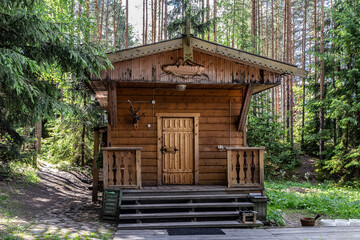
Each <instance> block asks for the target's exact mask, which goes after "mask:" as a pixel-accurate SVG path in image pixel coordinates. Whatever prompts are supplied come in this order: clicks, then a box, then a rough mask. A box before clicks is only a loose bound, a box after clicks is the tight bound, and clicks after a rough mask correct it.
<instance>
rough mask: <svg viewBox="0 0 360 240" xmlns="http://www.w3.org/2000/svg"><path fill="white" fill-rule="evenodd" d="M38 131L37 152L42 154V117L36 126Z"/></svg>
mask: <svg viewBox="0 0 360 240" xmlns="http://www.w3.org/2000/svg"><path fill="white" fill-rule="evenodd" d="M35 131H36V150H37V151H38V152H39V153H40V152H41V135H42V119H41V116H40V119H39V121H38V122H37V123H36V124H35Z"/></svg>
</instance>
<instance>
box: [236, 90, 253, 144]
mask: <svg viewBox="0 0 360 240" xmlns="http://www.w3.org/2000/svg"><path fill="white" fill-rule="evenodd" d="M253 91H254V85H248V86H247V87H246V90H245V96H244V99H243V103H242V107H241V111H240V116H239V125H238V131H239V132H240V131H242V132H243V138H244V140H243V142H244V146H246V116H247V114H248V112H249V106H250V102H251V96H252V93H253Z"/></svg>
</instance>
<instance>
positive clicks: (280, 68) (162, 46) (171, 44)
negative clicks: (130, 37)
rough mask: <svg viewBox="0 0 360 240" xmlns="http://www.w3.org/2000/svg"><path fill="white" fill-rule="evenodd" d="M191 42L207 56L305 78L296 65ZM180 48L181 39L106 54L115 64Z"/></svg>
mask: <svg viewBox="0 0 360 240" xmlns="http://www.w3.org/2000/svg"><path fill="white" fill-rule="evenodd" d="M191 42H192V45H193V48H194V49H196V50H198V51H201V52H205V53H207V54H213V55H217V56H222V57H225V58H228V59H231V60H233V61H237V62H240V63H246V64H247V65H251V66H257V67H259V68H262V69H265V70H270V71H272V72H275V73H279V74H293V75H296V76H299V77H302V78H305V77H306V71H305V70H303V69H300V68H298V67H297V66H296V65H292V64H288V63H284V62H280V61H277V60H274V59H270V58H267V57H263V56H260V55H256V54H252V53H249V52H245V51H242V50H239V49H235V48H230V47H226V46H223V45H220V44H217V43H213V42H209V41H206V40H203V39H199V38H196V37H193V36H192V37H191ZM181 48H183V37H180V38H176V39H171V40H167V41H161V42H157V43H153V44H148V45H143V46H139V47H134V48H128V49H124V50H119V51H116V52H114V53H108V54H107V56H108V58H109V60H110V61H111V62H112V63H116V62H120V61H125V60H129V59H133V58H139V57H144V56H149V55H152V54H156V53H161V52H167V51H171V50H176V49H181Z"/></svg>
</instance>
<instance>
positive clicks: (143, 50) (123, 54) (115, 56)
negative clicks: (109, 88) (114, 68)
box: [107, 38, 183, 63]
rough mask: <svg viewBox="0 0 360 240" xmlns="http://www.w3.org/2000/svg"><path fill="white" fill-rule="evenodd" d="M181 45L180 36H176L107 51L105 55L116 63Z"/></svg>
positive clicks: (173, 48)
mask: <svg viewBox="0 0 360 240" xmlns="http://www.w3.org/2000/svg"><path fill="white" fill-rule="evenodd" d="M182 47H183V45H182V38H176V39H172V40H168V41H162V42H157V43H154V44H149V45H144V46H139V47H134V48H129V49H125V50H120V51H117V52H114V53H108V54H107V56H108V59H109V60H110V62H112V63H116V62H121V61H125V60H130V59H133V58H139V57H145V56H149V55H152V54H156V53H161V52H167V51H172V50H176V49H181V48H182Z"/></svg>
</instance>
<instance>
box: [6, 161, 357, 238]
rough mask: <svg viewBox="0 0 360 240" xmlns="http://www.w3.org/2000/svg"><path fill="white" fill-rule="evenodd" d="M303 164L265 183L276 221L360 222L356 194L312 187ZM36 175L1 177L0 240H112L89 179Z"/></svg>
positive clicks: (46, 172)
mask: <svg viewBox="0 0 360 240" xmlns="http://www.w3.org/2000/svg"><path fill="white" fill-rule="evenodd" d="M301 160H302V163H303V164H302V167H301V168H300V169H299V170H298V172H297V173H296V175H297V176H298V180H294V181H288V182H283V181H275V182H272V181H268V182H266V188H267V190H266V191H267V193H266V194H267V196H268V197H269V203H268V210H269V211H270V212H273V213H274V211H275V213H276V212H277V211H278V210H280V211H279V212H280V215H275V218H279V219H278V220H281V219H283V220H284V226H285V227H300V221H299V219H300V218H301V217H304V216H314V215H315V213H319V212H324V213H325V215H322V218H339V217H343V218H350V217H351V218H358V217H359V216H360V212H359V211H360V210H359V211H358V210H356V209H357V208H354V207H352V205H353V204H355V203H354V201H355V200H356V201H357V200H359V201H360V199H358V198H359V196H360V195H359V190H358V189H347V188H338V187H334V186H333V185H327V184H320V183H316V182H313V179H312V176H314V174H315V173H314V170H313V161H312V160H311V159H310V158H306V157H304V158H303V159H301ZM0 167H1V166H0ZM0 170H1V169H0ZM37 174H38V176H39V180H38V182H37V183H33V184H24V183H23V182H19V181H18V180H17V178H13V179H10V180H9V179H4V178H3V176H2V175H1V172H0V239H112V237H113V236H114V233H115V230H116V224H109V223H103V222H100V221H99V218H100V210H101V206H100V204H94V203H92V201H91V191H90V190H88V187H89V185H90V181H91V179H90V177H89V176H86V175H84V174H82V173H78V172H74V171H61V170H58V169H56V168H55V167H54V166H53V165H51V164H48V163H41V164H40V168H39V170H38V173H37ZM305 174H306V175H307V176H308V177H307V180H308V181H304V180H305V179H306V178H304V175H305ZM333 196H336V199H335V198H334V197H333ZM309 200H311V201H309ZM329 204H330V205H332V206H336V207H333V208H327V207H326V206H328V205H329ZM347 206H348V207H347ZM324 207H326V208H324ZM269 211H268V214H269ZM270 215H271V214H270ZM270 215H269V216H270ZM273 216H274V215H273ZM275 220H276V219H275ZM275 222H277V221H275Z"/></svg>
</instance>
